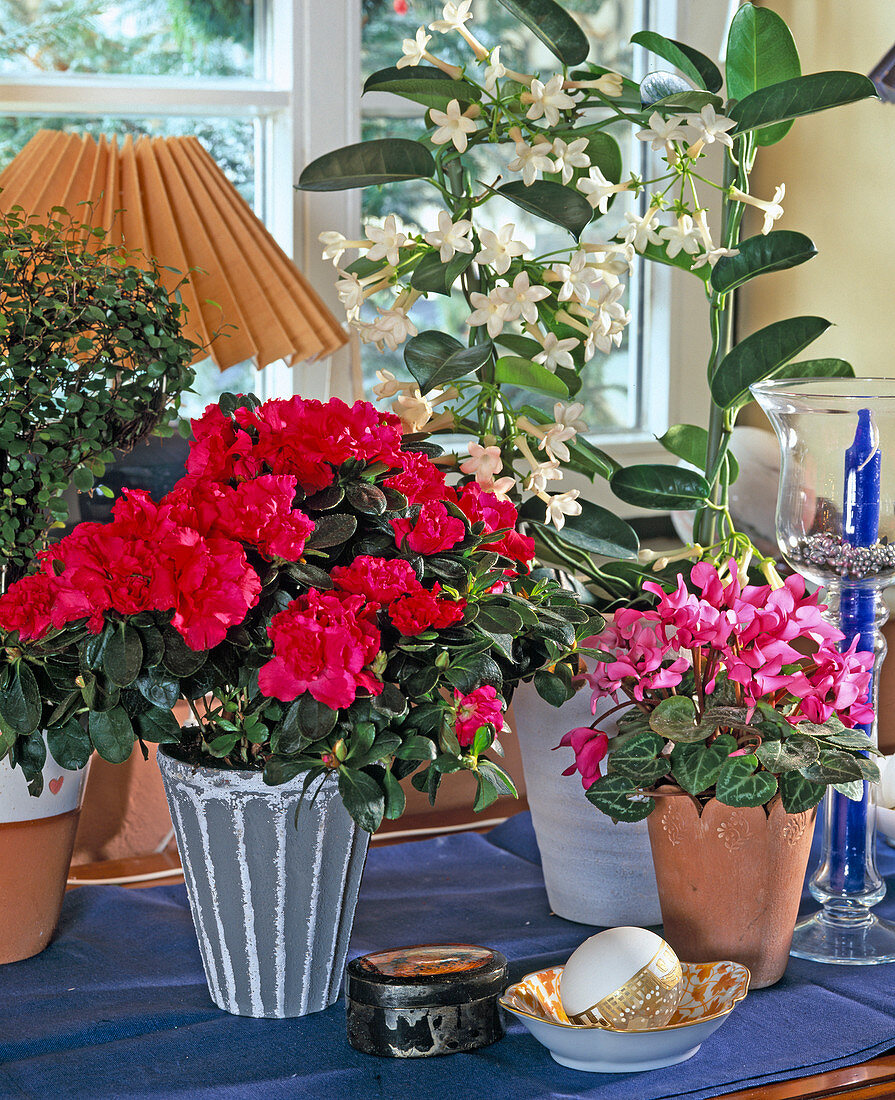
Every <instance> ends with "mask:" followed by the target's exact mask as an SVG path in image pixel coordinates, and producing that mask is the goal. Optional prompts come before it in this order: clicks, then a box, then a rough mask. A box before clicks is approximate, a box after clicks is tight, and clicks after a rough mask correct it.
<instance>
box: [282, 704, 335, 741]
mask: <svg viewBox="0 0 895 1100" xmlns="http://www.w3.org/2000/svg"><path fill="white" fill-rule="evenodd" d="M293 705H294V706H295V707H296V713H295V718H294V720H295V721H296V722H297V724H298V727H299V729H301V731H302V732H303V733H304V734H305V735H306V736H307V737H309V738H310V739H311V740H312V741H319V740H321V739H322V738H324V737H328V736H329V735H330V734H331V733H332V731H333V730H334V729H335V728H336V722H337V720H338V717H339V712H338V711H337V710H333V709H332V707H328V706H327V705H326V703H321V702H318V700H317V699H315V698H314V696H313V695H311V694H310V693H308V692H305V694H304V695H300V696H299V697H298V699H297V700H296V702H295V703H294V704H293ZM290 711H291V708H290ZM289 713H290V712H289V711H287V715H288V714H289ZM284 722H285V718H284Z"/></svg>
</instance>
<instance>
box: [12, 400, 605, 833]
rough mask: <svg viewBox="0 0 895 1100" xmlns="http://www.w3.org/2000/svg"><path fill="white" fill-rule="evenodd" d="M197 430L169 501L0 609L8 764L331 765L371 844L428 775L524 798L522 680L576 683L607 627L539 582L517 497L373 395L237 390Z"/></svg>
mask: <svg viewBox="0 0 895 1100" xmlns="http://www.w3.org/2000/svg"><path fill="white" fill-rule="evenodd" d="M193 433H194V440H193V442H192V444H191V447H190V454H189V458H188V461H187V473H186V475H185V476H184V477H183V478H182V479H181V480H180V481H179V482H178V483H177V485H175V487H174V488H173V489H172V491H171V492H170V493H168V494H167V495H166V496H165V497H163V498H162V499H161V500H160V501H154V500H152V498H151V497H150V496H149V495H148V494H147V493H144V492H136V491H127V490H125V491H124V493H123V495H122V496H121V498H120V499H119V500H118V501H116V503H115V506H114V518H113V519H112V521H111V522H109V523H102V524H101V523H82V524H79V525H78V526H77V527H76V528H75V529H74V531H73V532H72V533H71V534H70V535H68V536H66V537H65V538H63V539H61V540H60V541H59V542H57V543H56V544H54V545H53V546H51V547H50V548H49V549H48V550H46V551H44V552H43V553H41V554H40V555H38V560H37V563H36V571H35V572H34V573H32V574H30V575H27V576H25V577H24V578H22V579H21V580H20V581H18V582H17V583H16V584H14V585H12V586H11V588H10V589H9V591H8V592H7V593H6V594H5V595H3V596H2V597H0V754H2V755H7V754H8V755H9V757H10V759H11V760H12V762H13V763H14V764H16V765H18V766H21V767H22V768H23V770H24V772H25V774H26V776H27V778H28V780H29V784H30V786H31V789H32V791H33V793H40V788H41V784H42V779H41V769H42V766H43V764H44V761H45V757H46V752H47V750H49V752H50V753H51V754H52V756H53V757H54V758H55V760H56V761H57V762H58V763H59V764H60V765H62V766H63V767H65V768H78V767H82V766H83V765H84V764H85V763H86V762H87V759H88V757H89V755H90V753H91V752H92V751H94V750H96V752H98V753H99V754H100V756H102V757H103V758H104V759H106V760H109V761H112V762H116V763H117V762H120V761H122V760H124V759H126V758H127V757H128V756H129V755H130V752H131V750H132V748H133V746H134V743H135V741H138V742H139V743H140V746H141V748H142V749H143V751H144V753H145V752H146V744H145V743H146V742H158V743H162V744H170V745H172V746H177V748H176V749H175V751H176V752H177V753H179V754H180V755H181V756H183V758H185V759H187V760H189V761H192V762H194V763H206V764H207V763H209V762H212V763H214V762H217V763H219V765H220V766H222V767H235V768H255V769H258V770H263V773H264V778H265V781H266V782H268V783H271V784H278V783H282V782H284V781H286V780H288V779H291V778H293V777H294V776H296V775H300V774H305V775H307V776H309V777H314V776H316V775H320V774H322V773H323V772H325V771H328V770H329V771H334V772H336V773H337V774H338V779H339V790H340V793H341V795H342V798H343V801H344V802H345V805H346V807H347V808H348V810H349V812H350V813H351V814H352V815H353V816H354V817H355V818H356V820H357V821H358V822H359V823H360V824H361V825H362V826H363V827H364V828H366V829H369V830H370V831H372V830H374V829H376V828H377V827H378V825H379V823H380V822H381V820H382V818H383V816H388V817H397V816H399V815H400V814H401V812H402V811H403V808H404V802H405V797H404V792H403V789H402V787H401V781H402V780H403V779H405V778H407V777H408V776H411V775H413V783H414V785H415V786H417V787H418V788H420V789H422V790H426V791H428V793H429V796H430V797H431V798H432V799H434V797H435V794H436V791H437V789H438V786H439V783H440V782H441V779H442V777H443V776H444V775H446V774H448V773H451V772H454V771H461V770H465V771H469V772H472V773H473V774H474V775H475V777H476V781H477V796H476V807H477V808H479V809H481V808H483V807H485V806H487V805H489V804H490V803H491V802H492V801H493V800H494V799H495V798H497V797H498V796H499V795H501V794H513V793H515V792H514V787H513V782H512V780H511V778H510V777H509V776H508V775H507V774H506V772H504V770H503V769H502V768H501V767H500V765H499V763H498V762H497V761H496V760H495V759H493V758H492V756H491V755H489V753H492V752H493V753H496V754H497V755H498V756H499V755H501V754H502V750H501V747H500V740H499V738H500V736H501V735H502V733H503V731H504V728H505V722H504V714H505V711H506V707H507V704H508V703H509V701H510V699H511V697H512V693H513V689H514V688H515V686H516V685H517V684H518V683H519V681H520V680H523V679H525V680H530V679H532V678H534V679H535V680H537V681H538V682H539V684H540V685H541V687H542V689H543V688H544V681H545V680H546V681H550V682H552V681H553V680H556V681H557V682H558V683H559V684H560V685H562V687H561V690H565V689H566V688H567V687H568V685H569V684H570V683H571V680H572V676H573V672H574V671H575V669H576V668H577V665H578V659H579V655H580V653H587V652H589V651H588V650H587V649H586V648H582V647H581V646H580V644H579V643H580V641H581V639H583V638H585V637H587V636H588V635H590V634H592V633H593V631H594V629H595V628H596V627H598V626H600V625H602V620H601V619H600V618H599V617H598V616H597V617H595V618H591V617H590V616H589V615H588V614H587V613H586V612H585V611H583V610H582V609H581V608H580V607H578V606H577V603H576V601H575V599H574V597H573V596H571V595H570V594H569V593H567V592H564V591H562V590H561V589H560V588H559V586H558V585H557V584H556V583H555V582H553V581H548V580H537V579H535V578H534V577H533V576H532V575H531V569H530V567H531V563H532V559H533V557H534V543H533V541H532V539H531V538H530V537H528V536H525V535H522V534H520V533H519V532H518V531H517V529H516V526H517V518H518V517H517V512H516V508H515V507H514V505H513V504H512V503H510V501H508V500H506V499H503V498H500V497H498V496H497V495H495V494H494V493H491V492H490V491H488V490H487V489H484V488H483V487H482V486H480V485H479V484H478V483H477V482H476V481H474V480H469V479H468V478H466V477H460V478H459V479H456V478H454V479H453V480H452V483H448V481H447V480H446V471H451V467H450V466H448V467H443V466H441V465H439V456H440V454H441V452H440V449H439V448H438V447H436V446H435V445H433V444H429V443H426V442H423V441H422V440H421V439H420V437H419V435H418V434H415V435H408V434H407V433H406V432H405V430H404V425H403V424H402V421H401V420H400V419H399V418H398V417H396V416H393V415H392V414H390V413H383V412H379V411H378V410H377V409H375V408H374V407H373V406H372V405H370V404H368V403H366V402H362V401H359V402H357V403H356V404H355V405H353V406H351V407H349V406H348V405H346V404H344V403H343V402H342V401H339V400H337V399H334V400H332V401H329V402H326V403H321V402H320V401H310V400H303V399H302V398H300V397H295V398H292V399H290V400H274V401H268V402H266V403H264V404H259V402H258V401H257V400H256V399H255V398H252V397H240V398H234V397H233V396H232V395H225V397H224V398H222V399H221V402H220V404H219V405H211V406H209V407H208V409H207V410H206V411H205V414H204V416H202V418H201V419H199V420H196V421H193ZM544 690H549V689H544ZM181 699H184V700H186V703H187V704H188V706H189V709H190V711H191V713H192V722H191V723H190V724H188V725H186V726H185V727H184V728H182V729H181V728H180V726H179V724H178V721H177V720H176V719H175V717H174V714H173V710H174V707H175V706H176V705H177V703H178V701H179V700H181ZM44 732H45V735H46V736H45V737H44Z"/></svg>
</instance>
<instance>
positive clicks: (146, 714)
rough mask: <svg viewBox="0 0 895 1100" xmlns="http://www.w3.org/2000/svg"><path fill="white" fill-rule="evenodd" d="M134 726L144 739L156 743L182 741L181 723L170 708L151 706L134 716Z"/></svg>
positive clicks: (172, 743)
mask: <svg viewBox="0 0 895 1100" xmlns="http://www.w3.org/2000/svg"><path fill="white" fill-rule="evenodd" d="M134 728H135V730H136V732H137V735H138V736H139V737H141V738H142V739H143V740H144V741H151V742H153V744H156V745H176V744H177V743H178V741H180V725H179V724H178V722H177V719H176V718H175V717H174V715H173V714H172V713H171V711H170V710H166V709H165V708H163V707H150V708H149V710H144V711H142V712H141V713H140V714H137V715H136V716H135V717H134Z"/></svg>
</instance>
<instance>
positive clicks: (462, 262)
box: [410, 250, 473, 295]
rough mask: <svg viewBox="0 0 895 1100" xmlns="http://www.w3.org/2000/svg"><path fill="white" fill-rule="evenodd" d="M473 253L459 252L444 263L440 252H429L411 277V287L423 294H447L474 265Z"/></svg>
mask: <svg viewBox="0 0 895 1100" xmlns="http://www.w3.org/2000/svg"><path fill="white" fill-rule="evenodd" d="M472 257H473V253H472V252H457V253H456V254H455V255H454V257H453V258H452V259H450V260H448V262H447V263H442V262H441V258H440V256H439V255H438V251H437V250H436V251H434V252H429V253H427V254H426V255H425V256H423V258H422V259H421V260H420V261H419V263H418V264H417V265H416V267H415V268H414V269H413V274H412V275H411V276H410V285H411V286H412V287H413V288H414V290H420V291H422V292H423V294H447V295H449V294H450V293H451V291H452V290H453V287H454V283H455V282H456V281H457V279H459V277H460V276H461V275H462V274H463V272H464V271H465V270H466V269H467V268H468V267H469V265H470V264H471V263H472Z"/></svg>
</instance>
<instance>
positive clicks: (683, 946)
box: [647, 796, 815, 989]
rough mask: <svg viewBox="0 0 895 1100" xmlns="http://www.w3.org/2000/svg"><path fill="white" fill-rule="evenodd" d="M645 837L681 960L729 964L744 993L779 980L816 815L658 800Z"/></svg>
mask: <svg viewBox="0 0 895 1100" xmlns="http://www.w3.org/2000/svg"><path fill="white" fill-rule="evenodd" d="M657 803H658V805H657V806H656V809H655V810H654V811H653V813H652V814H650V816H649V818H648V819H647V820H648V823H649V836H650V844H651V845H652V849H653V862H654V865H655V869H656V881H657V883H658V886H659V899H660V901H661V905H662V922H663V924H664V926H665V933H664V934H665V939H666V940H667V941H668V942H669V943H670V944H671V946H672V947H673V948H674V949H675V951H676V952H677V954H678V956H679V957H680V958H681V959H683V960H684V961H686V962H714V961H717V960H721V959H732V960H733V961H734V962H738V963H742V964H743V965H744V966H747V967H748V968H749V970H750V972H751V974H752V980H751V982H750V986H751V988H753V989H761V988H763V987H764V986H767V985H773V984H774V982H776V981H779V980H780V978H782V977H783V972H784V970H785V969H786V963H787V960H788V957H789V947H790V943H791V942H792V932H793V928H794V927H795V923H796V916H797V914H798V909H799V899H800V897H801V892H802V883H803V881H804V879H805V868H806V867H807V864H808V854H809V851H810V849H811V836H812V833H813V831H814V829H813V826H814V818H815V811H814V810H810V811H806V812H805V813H801V814H787V813H786V811H785V810H784V809H783V804H782V802H781V801H780V799H779V798H775V799H774V800H773V801H772V802H771V803H770V805H769V807H768V809H769V811H770V812H769V813H766V812H765V808H764V807H762V806H756V807H754V808H748V809H740V808H735V807H733V806H725V805H724V803H722V802H718V801H717V800H716V799H714V798H713V799H712V800H711V801H710V802H709V803H708V804H707V805H706V806H705V807H704V808H703V811H702V815H701V816H700V815H699V813H698V811H697V808H696V805H695V803H694V802H693V800H692V799H690V798H687V797H681V796H676V797H667V798H659V799H657Z"/></svg>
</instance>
